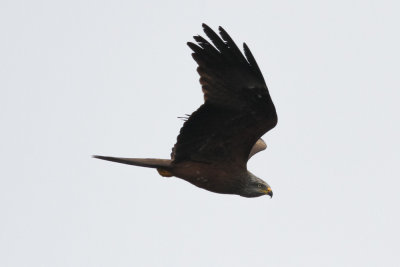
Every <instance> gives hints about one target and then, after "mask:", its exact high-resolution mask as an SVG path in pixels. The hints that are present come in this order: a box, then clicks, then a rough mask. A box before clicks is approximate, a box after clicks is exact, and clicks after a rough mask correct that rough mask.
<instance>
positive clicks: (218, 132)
mask: <svg viewBox="0 0 400 267" xmlns="http://www.w3.org/2000/svg"><path fill="white" fill-rule="evenodd" d="M203 29H204V32H205V34H206V35H207V36H208V38H209V39H210V40H211V42H212V44H211V43H209V42H208V41H207V40H206V39H204V38H203V37H201V36H194V39H195V40H196V42H197V44H194V43H191V42H188V43H187V44H188V46H189V47H190V48H191V49H192V50H193V52H194V53H193V54H192V56H193V58H194V60H195V61H196V62H197V64H198V65H199V67H198V68H197V72H198V73H199V74H200V84H201V85H202V89H203V93H204V104H203V105H201V106H200V108H199V109H198V110H196V111H195V112H193V113H192V115H190V117H189V118H188V119H187V120H186V121H185V123H184V124H183V127H182V129H181V130H180V133H179V136H178V138H177V143H176V144H175V146H174V147H173V149H172V153H171V159H141V158H115V157H105V156H94V157H95V158H99V159H103V160H109V161H114V162H119V163H125V164H130V165H135V166H141V167H149V168H156V169H157V170H158V172H159V173H160V175H162V176H164V177H171V176H176V177H179V178H182V179H183V180H185V181H188V182H190V183H192V184H194V185H196V186H198V187H200V188H203V189H206V190H209V191H212V192H216V193H222V194H236V195H240V196H244V197H258V196H261V195H269V196H271V197H272V190H271V187H270V186H269V185H268V184H267V183H266V182H264V181H263V180H261V179H260V178H258V177H256V176H255V175H254V174H252V173H251V172H249V171H248V170H247V161H248V160H249V158H250V157H251V156H252V155H254V154H255V153H257V152H259V151H261V150H264V149H265V148H266V144H265V143H264V141H263V140H262V139H260V138H261V136H262V135H264V134H265V133H266V132H268V131H269V130H271V129H272V128H274V127H275V125H276V124H277V121H278V118H277V115H276V111H275V106H274V104H273V103H272V100H271V97H270V95H269V92H268V88H267V85H266V84H265V81H264V78H263V76H262V74H261V71H260V69H259V67H258V65H257V63H256V60H255V59H254V57H253V55H252V53H251V52H250V50H249V48H248V47H247V45H246V44H245V43H244V44H243V48H244V55H245V56H243V54H242V53H241V52H240V50H239V49H238V47H237V46H236V44H235V43H234V42H233V40H232V39H231V37H230V36H229V35H228V33H227V32H226V31H225V30H224V29H223V28H222V27H219V33H220V36H221V37H219V36H218V35H217V34H216V33H215V32H214V31H213V30H212V29H211V28H210V27H208V26H207V25H206V24H203ZM221 38H222V39H221Z"/></svg>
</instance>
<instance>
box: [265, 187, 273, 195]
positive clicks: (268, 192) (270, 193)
mask: <svg viewBox="0 0 400 267" xmlns="http://www.w3.org/2000/svg"><path fill="white" fill-rule="evenodd" d="M266 194H267V195H268V196H270V198H272V196H273V195H274V193H273V192H272V189H271V187H268V188H267V192H266Z"/></svg>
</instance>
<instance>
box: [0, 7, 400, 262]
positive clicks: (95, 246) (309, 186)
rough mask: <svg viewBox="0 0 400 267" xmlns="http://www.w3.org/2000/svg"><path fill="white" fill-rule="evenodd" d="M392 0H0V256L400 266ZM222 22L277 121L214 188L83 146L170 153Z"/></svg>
mask: <svg viewBox="0 0 400 267" xmlns="http://www.w3.org/2000/svg"><path fill="white" fill-rule="evenodd" d="M399 8H400V4H399V3H398V1H365V0H364V1H329V2H328V1H259V2H254V1H241V2H235V1H232V0H229V1H211V0H210V1H158V2H154V1H136V0H133V1H132V0H129V1H128V0H121V1H104V0H100V1H88V0H69V1H49V0H38V1H27V0H21V1H11V0H2V1H1V2H0V33H1V35H0V38H1V41H0V62H1V63H0V77H1V78H0V125H1V130H0V151H1V153H0V160H1V165H0V166H1V167H0V214H1V218H0V266H29V267H36V266H49V267H50V266H51V267H54V266H57V267H58V266H74V267H75V266H93V267H102V266H113V267H119V266H145V267H147V266H151V267H152V266H196V267H204V266H207V267H214V266H215V267H217V266H218V267H219V266H230V267H239V266H272V267H273V266H318V267H319V266H335V267H336V266H400V259H399V247H400V244H399V239H400V230H399V225H400V214H399V204H400V196H399V195H400V194H399V188H400V182H399V177H400V171H399V164H400V155H399V151H400V141H399V136H400V130H399V129H400V125H399V114H400V108H399V106H398V105H399V98H400V93H399V90H400V78H399V77H400V75H399V70H400V64H399V62H400V53H399V47H400V37H399V25H400V17H399ZM203 22H206V23H208V24H209V25H210V26H211V27H213V28H214V29H216V27H217V26H219V25H221V26H223V27H224V28H225V29H226V30H227V31H228V33H230V35H231V36H232V38H233V39H234V40H235V41H236V43H237V44H238V45H240V46H241V44H242V42H246V43H247V44H248V45H249V47H250V49H251V50H252V52H253V54H254V56H255V58H256V59H257V61H258V63H259V65H260V68H261V70H262V72H263V73H264V77H265V79H266V81H267V84H268V86H269V89H270V93H271V96H272V98H273V100H274V103H275V105H276V108H277V112H278V117H279V123H278V125H277V127H276V128H275V129H273V130H272V131H271V132H269V133H268V134H266V135H265V136H264V140H265V141H266V142H267V144H268V149H267V150H266V151H264V152H262V153H259V154H257V155H256V156H255V157H254V158H252V160H251V161H250V163H249V169H250V170H251V171H252V172H253V173H254V174H256V175H257V176H259V177H261V178H263V179H264V180H266V181H267V182H268V183H269V184H270V185H271V187H272V189H273V190H274V198H272V199H269V197H260V198H255V199H247V198H242V197H239V196H231V195H218V194H214V193H211V192H208V191H205V190H202V189H199V188H197V187H195V186H192V185H191V184H189V183H187V182H185V181H183V180H180V179H176V178H164V177H160V176H159V175H158V174H157V172H156V171H155V170H152V169H146V168H139V167H133V166H128V165H122V164H117V163H111V162H105V161H100V160H96V159H92V158H91V155H93V154H100V155H113V156H125V157H160V158H168V157H169V154H170V151H171V147H172V146H173V144H174V143H175V141H176V136H177V134H178V132H179V129H180V127H181V125H182V121H181V120H179V119H177V117H178V116H182V115H184V114H190V113H191V112H193V111H194V110H195V109H197V107H198V106H199V105H200V104H201V103H202V93H201V89H200V85H199V83H198V74H197V73H196V71H195V68H196V64H195V62H194V61H193V60H192V58H191V56H190V50H189V48H188V47H187V46H186V42H187V41H190V40H192V36H193V35H196V34H202V28H201V23H203Z"/></svg>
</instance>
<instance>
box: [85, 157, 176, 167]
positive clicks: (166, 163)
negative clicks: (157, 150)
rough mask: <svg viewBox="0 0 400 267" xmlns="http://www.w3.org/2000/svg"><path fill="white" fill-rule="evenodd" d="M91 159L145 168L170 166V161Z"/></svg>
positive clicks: (113, 158)
mask: <svg viewBox="0 0 400 267" xmlns="http://www.w3.org/2000/svg"><path fill="white" fill-rule="evenodd" d="M93 158H96V159H102V160H108V161H113V162H118V163H123V164H129V165H135V166H140V167H147V168H168V167H170V166H171V161H172V160H170V159H141V158H116V157H107V156H97V155H95V156H93Z"/></svg>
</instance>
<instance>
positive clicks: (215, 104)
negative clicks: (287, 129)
mask: <svg viewBox="0 0 400 267" xmlns="http://www.w3.org/2000/svg"><path fill="white" fill-rule="evenodd" d="M203 29H204V32H205V34H206V35H207V37H208V38H209V39H210V40H211V43H210V42H209V41H207V40H206V39H204V38H203V37H201V36H194V37H193V38H194V40H195V41H196V42H197V44H194V43H192V42H188V46H189V48H190V49H191V50H192V51H193V54H192V56H193V59H194V60H195V61H196V62H197V64H198V68H197V72H198V73H199V75H200V84H201V85H202V89H203V93H204V102H205V103H204V104H203V105H202V106H201V107H200V108H199V109H198V110H197V111H195V112H194V113H193V114H192V115H191V116H190V117H189V119H188V120H187V121H186V122H185V123H184V125H183V127H182V129H181V131H180V134H179V135H178V138H177V143H176V144H175V146H174V148H173V151H172V154H171V157H172V159H173V160H174V162H178V161H185V160H194V161H201V162H207V163H215V162H225V163H226V162H235V163H237V164H242V165H245V164H246V163H247V160H248V159H249V155H250V151H251V149H252V148H253V147H254V145H255V144H256V142H257V140H258V139H259V138H260V137H261V136H262V135H263V134H265V133H266V132H267V131H269V130H270V129H272V128H273V127H274V126H275V125H276V123H277V116H276V111H275V106H274V104H273V102H272V100H271V98H270V95H269V92H268V88H267V85H266V84H265V81H264V78H263V76H262V74H261V71H260V68H259V67H258V65H257V63H256V61H255V59H254V57H253V55H252V54H251V52H250V50H249V48H248V47H247V45H246V44H244V55H243V54H242V52H241V51H240V50H239V48H238V47H237V46H236V44H235V42H234V41H233V40H232V38H231V37H230V36H229V34H228V33H227V32H226V31H225V30H224V29H223V28H222V27H219V33H220V35H221V37H219V36H218V35H217V34H216V33H215V32H214V31H213V30H212V29H211V28H210V27H208V26H207V25H206V24H203ZM221 38H222V39H221Z"/></svg>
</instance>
